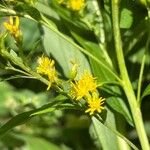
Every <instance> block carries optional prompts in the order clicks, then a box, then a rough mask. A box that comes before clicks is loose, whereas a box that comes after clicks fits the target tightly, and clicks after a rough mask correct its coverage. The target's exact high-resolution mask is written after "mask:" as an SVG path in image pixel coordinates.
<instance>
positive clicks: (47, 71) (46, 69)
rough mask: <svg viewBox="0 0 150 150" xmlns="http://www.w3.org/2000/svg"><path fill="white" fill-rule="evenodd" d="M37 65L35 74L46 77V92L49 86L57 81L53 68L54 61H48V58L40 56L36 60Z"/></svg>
mask: <svg viewBox="0 0 150 150" xmlns="http://www.w3.org/2000/svg"><path fill="white" fill-rule="evenodd" d="M38 64H39V66H38V67H37V72H38V73H40V74H43V75H45V76H47V77H48V80H49V85H48V88H47V90H48V89H49V88H50V86H51V84H52V83H53V82H56V81H57V72H56V69H55V66H54V64H55V61H54V60H52V59H49V58H48V57H44V56H42V57H40V58H39V59H38Z"/></svg>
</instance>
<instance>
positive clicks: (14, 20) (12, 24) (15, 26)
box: [4, 16, 22, 41]
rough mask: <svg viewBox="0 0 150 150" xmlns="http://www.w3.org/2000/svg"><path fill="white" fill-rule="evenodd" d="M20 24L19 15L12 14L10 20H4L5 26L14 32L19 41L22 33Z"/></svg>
mask: <svg viewBox="0 0 150 150" xmlns="http://www.w3.org/2000/svg"><path fill="white" fill-rule="evenodd" d="M19 25H20V21H19V17H18V16H15V17H12V16H10V17H9V22H4V27H5V28H6V29H7V30H8V31H9V32H10V33H11V34H12V36H13V37H14V38H15V40H16V41H19V40H20V38H21V35H22V34H21V31H20V29H19Z"/></svg>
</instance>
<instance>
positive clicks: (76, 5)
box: [67, 0, 85, 11]
mask: <svg viewBox="0 0 150 150" xmlns="http://www.w3.org/2000/svg"><path fill="white" fill-rule="evenodd" d="M84 5H85V1H84V0H68V2H67V7H68V8H69V9H71V10H73V11H79V10H81V9H82V8H83V7H84Z"/></svg>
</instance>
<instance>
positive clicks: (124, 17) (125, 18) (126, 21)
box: [120, 8, 133, 29]
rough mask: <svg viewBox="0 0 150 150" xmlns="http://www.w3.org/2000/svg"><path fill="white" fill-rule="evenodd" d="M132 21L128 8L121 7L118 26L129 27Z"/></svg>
mask: <svg viewBox="0 0 150 150" xmlns="http://www.w3.org/2000/svg"><path fill="white" fill-rule="evenodd" d="M132 23H133V16H132V12H131V11H130V10H129V9H126V8H124V9H122V11H121V18H120V28H123V29H129V28H130V27H131V25H132Z"/></svg>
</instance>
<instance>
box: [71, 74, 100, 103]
mask: <svg viewBox="0 0 150 150" xmlns="http://www.w3.org/2000/svg"><path fill="white" fill-rule="evenodd" d="M96 87H97V84H96V82H95V79H94V78H93V76H92V75H91V74H90V73H88V72H85V73H84V74H83V76H82V78H81V79H80V80H79V81H75V83H72V91H71V93H72V95H73V96H74V97H75V98H76V100H79V99H81V98H82V97H84V96H86V95H88V93H89V92H93V91H96Z"/></svg>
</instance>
